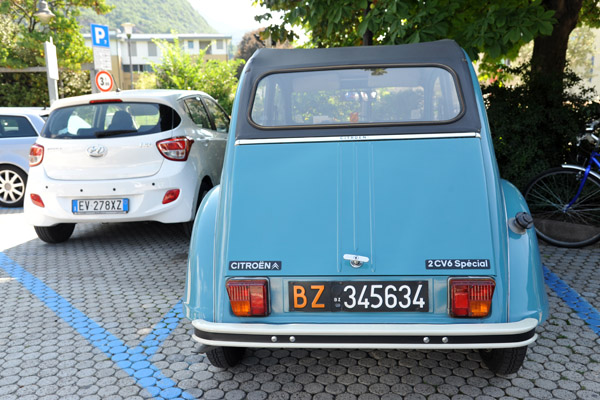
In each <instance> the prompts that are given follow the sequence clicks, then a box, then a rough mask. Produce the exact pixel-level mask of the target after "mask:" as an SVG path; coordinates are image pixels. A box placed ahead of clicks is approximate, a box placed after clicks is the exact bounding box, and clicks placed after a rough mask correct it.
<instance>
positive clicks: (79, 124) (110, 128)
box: [42, 103, 181, 139]
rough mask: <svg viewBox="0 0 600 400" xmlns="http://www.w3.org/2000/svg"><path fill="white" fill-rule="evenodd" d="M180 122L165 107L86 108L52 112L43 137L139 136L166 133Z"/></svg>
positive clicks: (117, 105) (115, 105) (104, 105)
mask: <svg viewBox="0 0 600 400" xmlns="http://www.w3.org/2000/svg"><path fill="white" fill-rule="evenodd" d="M180 122H181V118H180V117H179V115H178V114H177V112H176V111H175V110H173V109H172V108H171V107H169V106H165V105H163V104H154V103H97V104H84V105H79V106H73V107H65V108H59V109H57V110H55V111H54V112H52V114H51V115H50V118H48V121H47V122H46V124H45V125H44V129H43V131H42V136H43V137H46V138H52V139H89V138H104V137H123V136H138V135H147V134H150V133H158V132H163V131H167V130H170V129H173V128H175V127H176V126H177V125H179V123H180Z"/></svg>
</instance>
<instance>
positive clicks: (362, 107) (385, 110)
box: [250, 66, 463, 128]
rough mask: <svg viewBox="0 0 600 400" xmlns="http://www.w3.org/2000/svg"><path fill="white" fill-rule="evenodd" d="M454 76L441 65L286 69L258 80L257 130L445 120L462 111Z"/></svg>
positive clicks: (253, 120) (254, 116)
mask: <svg viewBox="0 0 600 400" xmlns="http://www.w3.org/2000/svg"><path fill="white" fill-rule="evenodd" d="M461 99H462V98H461V94H460V89H459V87H458V85H457V83H456V79H455V76H454V74H453V73H452V72H451V71H450V70H449V69H446V68H443V67H439V66H410V67H381V68H379V67H377V68H350V69H332V70H314V71H295V72H282V73H274V74H270V75H267V76H265V77H263V78H262V79H260V81H259V82H258V85H257V87H256V89H255V90H254V99H253V102H252V107H251V111H250V120H251V123H253V124H254V125H255V126H257V127H258V128H274V127H296V128H297V127H311V126H314V127H322V126H325V125H334V126H335V125H350V124H423V123H444V122H449V121H452V120H454V119H456V118H458V117H459V116H460V115H461V114H462V112H463V107H462V100H461Z"/></svg>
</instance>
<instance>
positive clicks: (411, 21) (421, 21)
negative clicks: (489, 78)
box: [257, 0, 554, 60]
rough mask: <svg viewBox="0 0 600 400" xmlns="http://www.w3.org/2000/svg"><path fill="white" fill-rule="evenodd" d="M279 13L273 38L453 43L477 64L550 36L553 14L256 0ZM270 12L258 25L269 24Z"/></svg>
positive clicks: (448, 1)
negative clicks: (302, 35)
mask: <svg viewBox="0 0 600 400" xmlns="http://www.w3.org/2000/svg"><path fill="white" fill-rule="evenodd" d="M257 3H258V4H260V5H263V6H266V7H267V8H269V9H270V10H271V11H279V12H282V13H283V17H282V22H281V23H280V24H275V25H271V26H270V27H269V28H268V30H269V31H270V33H271V35H272V37H273V39H275V40H281V39H289V40H292V39H293V38H295V37H297V35H296V34H295V33H294V32H293V31H291V30H289V29H288V28H287V27H288V26H292V27H298V28H304V29H306V30H307V31H308V32H309V34H310V38H311V45H313V46H316V47H336V46H356V45H360V44H368V43H364V41H365V38H366V37H372V42H373V44H402V43H416V42H425V41H432V40H437V39H446V38H450V39H454V40H456V41H457V42H458V43H459V44H460V45H461V46H462V47H463V48H464V49H465V50H466V52H467V53H468V54H469V56H470V57H471V58H472V59H477V57H478V54H480V53H484V54H485V55H486V57H487V58H488V59H489V60H498V59H500V58H501V57H504V56H507V55H508V56H513V55H516V54H517V52H518V50H519V48H520V47H521V46H522V45H523V44H525V43H527V42H529V41H531V40H532V39H533V38H535V37H536V36H538V35H547V34H550V33H551V32H552V24H553V22H554V19H553V14H554V12H553V11H549V10H546V9H545V8H544V7H543V6H542V5H541V0H533V1H530V0H504V1H502V2H482V1H477V0H432V1H429V0H428V1H421V0H402V1H397V0H336V1H332V0H308V1H303V2H298V1H295V0H257ZM271 18H272V15H271V13H270V12H268V13H265V14H263V15H260V16H258V17H257V20H259V21H263V20H266V21H268V20H270V19H271Z"/></svg>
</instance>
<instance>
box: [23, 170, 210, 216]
mask: <svg viewBox="0 0 600 400" xmlns="http://www.w3.org/2000/svg"><path fill="white" fill-rule="evenodd" d="M168 167H170V168H168ZM36 168H37V167H36ZM36 168H32V169H31V173H30V179H29V182H28V185H27V190H26V199H25V215H26V217H27V220H28V222H29V223H30V224H32V225H35V226H51V225H56V224H59V223H85V222H133V221H157V222H163V223H175V222H186V221H189V220H190V219H191V218H192V210H193V208H194V207H193V204H195V202H194V201H195V196H196V193H197V187H198V173H197V171H196V169H195V168H194V167H193V166H192V165H191V164H189V163H186V164H181V165H171V166H169V165H163V168H161V171H160V172H159V173H158V174H156V175H153V176H149V177H142V178H128V179H112V180H89V181H59V180H55V179H50V178H49V177H48V176H47V175H46V174H45V173H44V171H43V169H41V168H38V169H36ZM170 189H180V190H181V192H180V195H179V198H178V199H177V200H175V201H173V202H172V203H169V204H162V200H163V197H164V195H165V193H166V192H167V191H168V190H170ZM31 193H35V194H38V195H40V196H41V198H42V200H43V202H44V204H45V207H44V208H41V207H38V206H36V205H34V204H33V203H32V202H31V200H30V198H29V195H30V194H31ZM115 198H126V199H128V200H129V212H128V213H124V214H74V213H73V211H72V201H73V200H78V199H81V200H87V199H115Z"/></svg>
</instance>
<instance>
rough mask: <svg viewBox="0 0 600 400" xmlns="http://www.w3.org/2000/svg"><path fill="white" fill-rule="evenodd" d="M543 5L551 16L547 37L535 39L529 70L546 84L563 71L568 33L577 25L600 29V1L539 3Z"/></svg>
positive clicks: (548, 1)
mask: <svg viewBox="0 0 600 400" xmlns="http://www.w3.org/2000/svg"><path fill="white" fill-rule="evenodd" d="M542 6H543V7H544V8H545V9H546V10H547V11H548V12H553V13H554V20H555V23H554V25H553V29H552V32H551V34H550V35H545V36H538V37H536V38H535V40H534V45H533V54H532V56H531V70H532V72H533V73H534V74H537V75H539V76H540V78H541V80H543V81H547V80H549V79H552V78H555V79H559V78H560V77H561V75H562V74H563V73H564V71H565V66H566V60H567V48H568V47H569V44H570V41H569V36H570V35H571V32H573V30H574V29H575V27H577V26H578V25H585V26H590V27H600V1H599V0H542Z"/></svg>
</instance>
